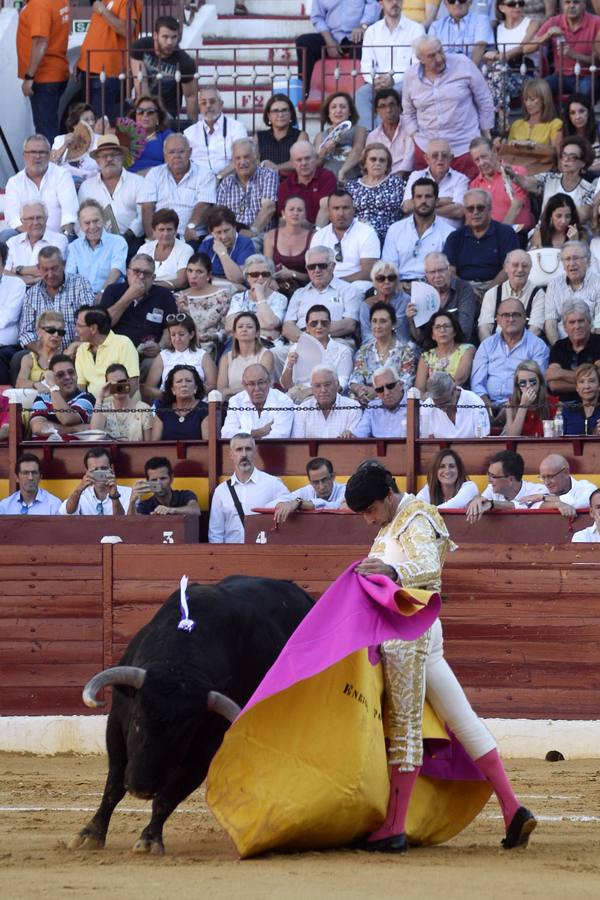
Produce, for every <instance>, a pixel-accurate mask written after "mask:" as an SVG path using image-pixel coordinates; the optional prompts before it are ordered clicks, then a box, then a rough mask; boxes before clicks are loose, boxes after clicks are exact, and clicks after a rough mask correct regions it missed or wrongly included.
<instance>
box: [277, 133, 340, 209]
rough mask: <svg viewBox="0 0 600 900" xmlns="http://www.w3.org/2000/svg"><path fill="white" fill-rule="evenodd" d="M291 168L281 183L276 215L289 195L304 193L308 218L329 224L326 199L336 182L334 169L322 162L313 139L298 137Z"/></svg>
mask: <svg viewBox="0 0 600 900" xmlns="http://www.w3.org/2000/svg"><path fill="white" fill-rule="evenodd" d="M290 163H291V164H292V168H293V171H292V172H290V173H289V174H288V175H287V176H286V177H285V178H284V179H283V181H282V182H281V184H280V185H279V190H278V192H277V215H278V216H281V214H282V213H283V209H284V207H285V204H286V201H287V200H288V198H289V197H302V199H303V200H304V205H305V207H306V221H307V222H310V224H311V225H315V224H316V225H317V226H319V225H326V224H327V222H328V217H327V200H328V198H329V195H330V194H333V192H334V191H335V188H336V185H337V182H336V179H335V175H334V174H333V172H330V171H329V169H323V168H322V167H321V166H320V165H319V157H318V154H317V151H316V150H315V148H314V147H313V145H312V144H311V143H310V141H296V143H295V144H292V147H291V149H290Z"/></svg>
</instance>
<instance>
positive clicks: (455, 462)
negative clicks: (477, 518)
mask: <svg viewBox="0 0 600 900" xmlns="http://www.w3.org/2000/svg"><path fill="white" fill-rule="evenodd" d="M477 496H479V488H478V487H477V485H476V484H475V482H473V481H471V480H470V478H469V476H468V475H467V473H466V471H465V466H464V463H463V461H462V459H461V458H460V456H459V455H458V453H457V452H456V451H455V450H440V451H439V453H438V454H437V455H436V456H435V458H434V460H433V462H432V463H431V466H430V468H429V472H428V473H427V484H426V485H425V487H422V488H421V490H420V491H419V493H418V494H417V500H423V502H424V503H431V504H432V505H433V506H437V507H438V509H466V507H467V506H468V505H469V503H470V502H471V500H472V499H473V497H477Z"/></svg>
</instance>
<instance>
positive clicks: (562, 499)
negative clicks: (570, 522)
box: [526, 453, 596, 519]
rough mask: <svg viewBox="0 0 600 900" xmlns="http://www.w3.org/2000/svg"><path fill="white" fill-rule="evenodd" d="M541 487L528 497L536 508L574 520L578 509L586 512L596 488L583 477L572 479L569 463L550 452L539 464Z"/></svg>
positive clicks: (528, 502)
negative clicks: (557, 512) (554, 511)
mask: <svg viewBox="0 0 600 900" xmlns="http://www.w3.org/2000/svg"><path fill="white" fill-rule="evenodd" d="M540 481H541V482H542V484H543V487H542V488H541V489H540V490H539V491H538V493H537V494H531V495H530V496H529V497H528V498H527V503H526V505H527V506H529V507H534V508H535V509H557V510H558V511H559V513H560V514H561V516H566V518H568V519H574V518H575V516H576V515H577V510H578V509H588V507H589V505H590V497H591V496H592V494H593V493H594V492H595V490H596V485H595V484H593V483H592V482H591V481H586V480H585V478H573V476H572V475H571V472H570V469H569V463H568V462H567V460H566V459H565V458H564V456H561V455H560V454H559V453H550V455H549V456H545V457H544V459H543V460H542V461H541V463H540Z"/></svg>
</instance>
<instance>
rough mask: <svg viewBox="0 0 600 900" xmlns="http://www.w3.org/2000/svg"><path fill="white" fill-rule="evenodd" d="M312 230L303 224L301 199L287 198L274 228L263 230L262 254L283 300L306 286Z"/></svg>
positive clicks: (302, 202) (303, 205)
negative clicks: (270, 260) (273, 267)
mask: <svg viewBox="0 0 600 900" xmlns="http://www.w3.org/2000/svg"><path fill="white" fill-rule="evenodd" d="M314 231H315V230H314V228H313V227H312V225H310V224H309V223H308V222H307V221H306V204H305V202H304V200H303V199H302V197H297V196H295V195H292V196H290V197H288V198H287V200H286V201H285V205H284V207H283V212H282V214H281V219H280V220H279V223H278V225H277V227H276V228H273V229H271V231H267V233H266V234H265V240H264V243H263V253H264V255H265V256H267V257H268V258H269V259H272V260H273V263H274V265H275V278H276V279H277V284H278V285H279V287H280V288H281V290H282V292H283V293H284V294H285V295H286V297H288V298H289V297H291V296H292V294H293V293H294V291H296V290H298V288H299V287H302V286H303V285H305V284H308V272H307V271H306V262H305V259H304V257H305V254H306V251H307V250H308V248H309V246H310V241H311V238H312V236H313V234H314Z"/></svg>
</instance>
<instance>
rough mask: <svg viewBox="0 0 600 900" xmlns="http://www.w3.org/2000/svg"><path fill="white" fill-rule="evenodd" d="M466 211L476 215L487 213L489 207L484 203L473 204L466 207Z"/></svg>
mask: <svg viewBox="0 0 600 900" xmlns="http://www.w3.org/2000/svg"><path fill="white" fill-rule="evenodd" d="M465 209H466V211H467V212H470V213H474V212H478V213H482V212H485V211H486V209H487V206H486V205H485V204H484V203H475V204H473V206H465Z"/></svg>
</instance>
